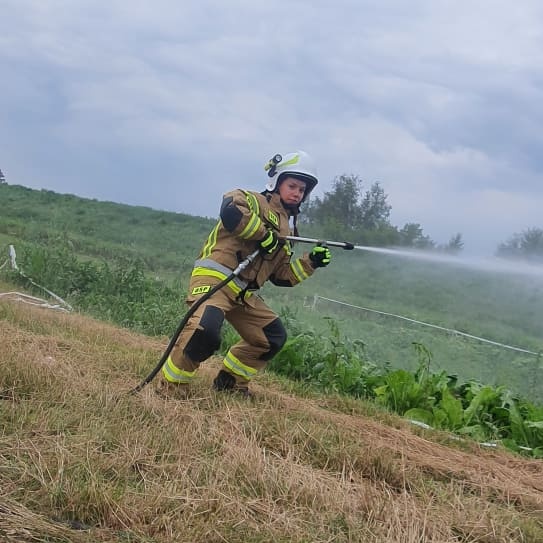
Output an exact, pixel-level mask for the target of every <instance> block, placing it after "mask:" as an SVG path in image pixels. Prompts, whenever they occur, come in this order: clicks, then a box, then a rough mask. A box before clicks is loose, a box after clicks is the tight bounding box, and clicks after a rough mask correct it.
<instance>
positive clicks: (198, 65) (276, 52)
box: [0, 0, 543, 252]
mask: <svg viewBox="0 0 543 543" xmlns="http://www.w3.org/2000/svg"><path fill="white" fill-rule="evenodd" d="M3 19H4V21H6V24H5V25H4V27H3V32H2V34H1V35H0V62H1V63H2V66H3V67H4V72H5V73H8V74H9V77H6V78H3V88H2V93H0V125H1V126H2V130H1V131H0V149H2V151H1V153H0V161H1V163H0V167H1V168H2V170H3V171H4V172H5V173H6V176H7V178H8V182H20V183H22V184H26V185H28V186H45V187H47V188H51V189H52V190H58V191H59V192H75V193H78V194H81V195H88V196H92V197H95V198H99V199H115V200H118V201H124V202H126V203H134V204H143V205H151V206H153V207H158V208H160V209H174V210H178V211H183V212H190V213H196V214H203V215H211V216H215V215H216V213H217V206H218V205H219V200H220V195H221V194H222V192H225V191H226V190H228V189H229V188H232V186H233V185H234V186H235V185H243V186H247V187H248V188H252V189H255V190H259V189H261V188H262V187H263V185H264V183H265V178H264V174H263V170H262V164H263V163H264V161H265V160H266V159H267V158H268V157H269V156H271V155H272V154H274V153H276V152H283V153H284V152H288V151H290V150H293V149H297V148H301V149H305V150H307V151H308V152H310V153H312V154H314V155H315V157H316V160H317V163H318V166H319V171H320V174H321V183H320V185H319V191H320V193H321V194H322V192H323V191H326V190H328V189H329V188H330V184H331V181H332V180H333V178H334V177H335V176H336V175H340V174H342V173H354V174H358V175H360V176H361V177H362V178H363V179H364V180H365V181H366V182H367V183H368V184H369V183H371V182H373V181H379V182H380V183H381V184H382V186H383V187H384V188H385V191H386V192H387V193H388V194H389V201H390V203H391V204H392V206H393V209H392V219H393V222H394V221H396V224H398V225H400V226H401V225H403V223H405V222H419V223H420V224H421V225H422V226H423V228H424V230H425V232H427V233H429V234H430V235H431V236H432V237H436V238H438V239H437V240H438V241H440V242H445V241H447V240H448V237H449V236H450V235H452V234H454V233H456V232H457V231H460V232H462V233H463V234H464V237H465V240H466V246H468V245H469V243H470V240H471V243H472V244H473V245H477V247H480V248H481V249H483V248H484V250H486V251H487V252H488V251H492V250H493V249H494V248H495V245H496V244H497V243H498V242H499V241H503V239H504V237H507V235H510V234H512V233H513V231H515V230H512V231H510V232H506V230H507V229H518V228H526V227H529V226H536V225H537V224H538V223H539V224H540V218H539V215H540V214H539V213H538V212H537V209H538V208H540V207H541V203H542V202H543V188H542V187H543V184H542V183H541V169H542V158H541V152H540V150H541V147H542V143H543V141H542V138H543V135H542V134H541V130H540V126H541V124H542V121H543V118H542V116H543V113H541V108H540V106H539V104H540V103H541V102H542V98H543V96H542V84H541V82H542V81H543V78H542V75H543V74H542V69H541V67H542V66H543V58H542V57H543V35H542V31H541V28H543V26H542V24H541V23H542V22H543V21H542V20H543V6H541V4H540V3H539V2H537V1H535V0H526V1H524V2H522V3H517V4H514V5H513V4H511V3H510V2H508V1H505V0H475V1H474V2H470V4H469V5H468V4H459V3H458V2H452V0H441V1H439V2H435V1H431V0H416V1H414V2H410V3H409V4H406V3H404V2H401V1H399V0H397V1H393V0H388V1H384V2H380V3H378V4H376V3H375V2H370V1H369V0H359V1H354V0H340V1H338V2H336V3H334V4H332V3H329V2H324V1H322V0H319V1H316V2H313V3H312V5H311V9H308V4H307V2H302V1H290V2H285V1H282V0H279V1H278V2H275V3H273V4H272V3H262V2H249V1H248V0H233V1H232V2H229V3H227V4H225V3H224V2H220V1H218V0H201V1H199V2H196V1H192V2H191V1H188V2H182V3H179V2H173V1H167V0H160V1H157V2H154V3H152V4H148V3H136V4H127V3H126V2H122V1H121V0H114V1H110V2H104V1H96V0H95V1H92V2H91V1H80V2H77V3H73V2H68V1H67V0H65V1H61V0H51V1H49V2H46V3H44V2H41V1H38V0H17V1H15V0H7V1H5V2H4V3H3ZM4 80H5V81H4ZM195 180H197V181H196V182H197V183H198V186H202V185H204V186H205V187H206V194H205V195H203V194H201V191H197V192H192V191H193V187H194V184H195ZM317 193H318V192H317ZM507 203H509V204H510V205H509V207H508V208H507V207H506V206H507Z"/></svg>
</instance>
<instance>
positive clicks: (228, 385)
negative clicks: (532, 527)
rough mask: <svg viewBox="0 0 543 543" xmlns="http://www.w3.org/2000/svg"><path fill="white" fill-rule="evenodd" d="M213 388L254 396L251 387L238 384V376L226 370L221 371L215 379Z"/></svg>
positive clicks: (246, 396)
mask: <svg viewBox="0 0 543 543" xmlns="http://www.w3.org/2000/svg"><path fill="white" fill-rule="evenodd" d="M213 389H214V390H217V391H221V392H222V391H227V392H235V393H236V394H239V395H240V396H243V397H244V398H251V397H252V394H251V392H250V391H249V387H247V386H243V385H242V386H240V385H238V384H237V383H236V378H235V377H234V376H233V375H232V374H231V373H228V372H227V371H224V370H221V371H219V373H218V374H217V377H215V379H213Z"/></svg>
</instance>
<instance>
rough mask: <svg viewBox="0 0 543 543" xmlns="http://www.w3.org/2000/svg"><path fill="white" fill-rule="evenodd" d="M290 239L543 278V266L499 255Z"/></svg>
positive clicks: (298, 240)
mask: <svg viewBox="0 0 543 543" xmlns="http://www.w3.org/2000/svg"><path fill="white" fill-rule="evenodd" d="M286 239H288V240H289V241H295V242H296V241H297V242H301V243H315V244H317V245H328V246H329V247H342V248H343V249H347V250H353V249H357V250H359V251H367V252H371V253H377V254H382V255H389V256H398V257H403V258H409V259H411V260H420V261H424V262H433V263H437V264H447V265H451V266H458V267H464V268H470V269H472V270H479V271H485V272H492V273H507V274H511V275H528V276H531V277H535V278H539V279H543V266H541V265H535V264H529V263H526V262H512V261H508V260H504V259H501V258H497V257H479V258H477V257H463V256H456V255H450V254H443V253H439V252H430V251H421V250H414V249H389V248H386V247H370V246H367V245H355V244H354V243H350V242H348V241H325V240H320V239H314V238H304V237H298V236H287V237H286Z"/></svg>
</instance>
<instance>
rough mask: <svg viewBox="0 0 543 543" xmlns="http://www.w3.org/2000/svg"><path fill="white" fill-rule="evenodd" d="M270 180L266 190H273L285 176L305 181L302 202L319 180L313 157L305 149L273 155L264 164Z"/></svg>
mask: <svg viewBox="0 0 543 543" xmlns="http://www.w3.org/2000/svg"><path fill="white" fill-rule="evenodd" d="M264 169H265V170H266V171H267V172H268V176H269V177H270V180H269V181H268V183H266V190H268V191H269V192H274V191H275V190H276V189H277V187H278V186H279V184H280V182H281V180H282V179H284V178H285V177H287V176H289V175H290V176H292V177H295V178H296V179H300V180H302V181H305V193H304V197H303V199H302V202H304V201H305V200H306V198H307V197H308V196H309V194H310V193H311V191H312V190H313V189H314V188H315V187H316V186H317V183H318V182H319V180H318V178H317V170H316V169H315V166H314V164H313V159H312V158H311V157H310V156H309V155H308V154H307V153H306V152H305V151H296V152H294V153H288V154H287V155H284V156H281V155H275V156H274V157H273V158H272V159H271V160H269V161H268V163H267V164H266V165H265V166H264Z"/></svg>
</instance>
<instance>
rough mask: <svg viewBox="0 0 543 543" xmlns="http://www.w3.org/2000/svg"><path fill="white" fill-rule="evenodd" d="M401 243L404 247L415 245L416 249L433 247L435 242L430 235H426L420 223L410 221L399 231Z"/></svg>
mask: <svg viewBox="0 0 543 543" xmlns="http://www.w3.org/2000/svg"><path fill="white" fill-rule="evenodd" d="M398 234H399V243H400V245H402V246H404V247H415V248H416V249H432V248H433V247H434V246H435V243H434V242H433V241H432V240H431V239H430V237H429V236H425V235H424V233H423V231H422V227H421V225H420V224H419V223H415V222H408V223H406V224H405V225H404V227H403V228H402V229H401V230H400V231H399V232H398Z"/></svg>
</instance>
